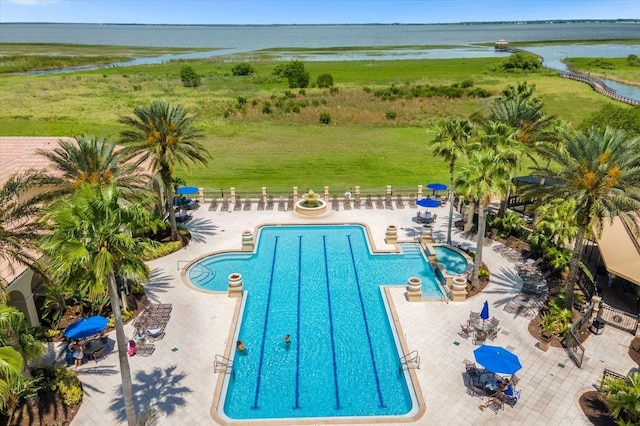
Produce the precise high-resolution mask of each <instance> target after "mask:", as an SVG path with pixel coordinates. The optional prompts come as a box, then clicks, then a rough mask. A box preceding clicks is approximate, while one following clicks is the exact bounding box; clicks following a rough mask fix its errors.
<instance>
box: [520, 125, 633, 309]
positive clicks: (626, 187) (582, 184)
mask: <svg viewBox="0 0 640 426" xmlns="http://www.w3.org/2000/svg"><path fill="white" fill-rule="evenodd" d="M565 147H566V151H564V150H562V151H557V150H553V149H549V148H545V149H544V150H543V153H544V155H545V156H548V157H549V158H551V159H552V161H553V163H554V166H553V167H552V168H551V169H546V168H540V167H534V168H532V172H533V175H534V176H535V177H537V178H540V179H545V180H546V181H548V182H554V184H553V185H542V186H533V185H532V186H531V187H530V188H529V189H528V191H526V194H525V195H526V196H528V197H531V198H536V197H539V199H540V201H541V202H542V203H545V202H548V201H550V200H554V199H559V198H560V199H565V200H570V199H571V200H574V201H575V215H576V225H577V228H578V231H577V233H576V235H575V238H574V246H573V253H572V257H571V265H570V268H569V276H568V278H567V287H566V294H567V297H566V306H567V308H570V307H571V306H573V292H574V286H575V283H576V281H577V279H578V271H579V265H580V258H581V255H582V248H583V245H584V238H585V234H586V233H587V232H590V231H591V230H593V231H594V232H595V233H596V235H599V234H600V233H601V232H602V227H603V224H604V221H605V220H607V221H609V222H611V221H613V218H614V217H616V216H617V217H620V218H621V220H623V221H624V222H626V223H627V224H629V226H631V228H632V229H636V226H637V225H636V224H635V221H634V217H633V216H634V214H638V213H639V212H640V179H639V178H638V177H639V176H640V137H636V138H630V137H628V136H627V135H626V134H625V132H623V131H620V130H614V129H611V128H607V129H605V130H600V129H595V128H594V129H591V130H590V131H588V132H586V133H582V132H578V133H576V134H575V135H570V134H567V135H565Z"/></svg>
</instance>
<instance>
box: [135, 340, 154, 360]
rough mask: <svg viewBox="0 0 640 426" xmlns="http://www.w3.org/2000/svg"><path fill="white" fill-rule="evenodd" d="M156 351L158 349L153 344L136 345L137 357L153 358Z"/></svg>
mask: <svg viewBox="0 0 640 426" xmlns="http://www.w3.org/2000/svg"><path fill="white" fill-rule="evenodd" d="M155 350H156V347H155V345H154V344H153V343H138V344H137V345H136V355H140V356H144V357H147V356H151V355H152V354H153V352H154V351H155Z"/></svg>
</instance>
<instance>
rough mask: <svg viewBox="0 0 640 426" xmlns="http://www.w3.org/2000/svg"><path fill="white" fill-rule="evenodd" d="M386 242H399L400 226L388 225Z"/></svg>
mask: <svg viewBox="0 0 640 426" xmlns="http://www.w3.org/2000/svg"><path fill="white" fill-rule="evenodd" d="M384 242H385V243H387V244H398V228H397V227H396V226H395V225H389V226H387V232H386V233H385V239H384Z"/></svg>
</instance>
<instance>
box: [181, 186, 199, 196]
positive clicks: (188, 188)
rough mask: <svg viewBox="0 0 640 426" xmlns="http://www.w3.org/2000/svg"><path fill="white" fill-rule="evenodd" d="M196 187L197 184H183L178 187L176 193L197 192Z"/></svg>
mask: <svg viewBox="0 0 640 426" xmlns="http://www.w3.org/2000/svg"><path fill="white" fill-rule="evenodd" d="M197 193H198V187H197V186H183V187H182V188H178V190H177V191H176V194H178V195H187V194H197Z"/></svg>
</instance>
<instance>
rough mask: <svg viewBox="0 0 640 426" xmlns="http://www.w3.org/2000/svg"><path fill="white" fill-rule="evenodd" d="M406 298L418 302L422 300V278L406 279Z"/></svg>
mask: <svg viewBox="0 0 640 426" xmlns="http://www.w3.org/2000/svg"><path fill="white" fill-rule="evenodd" d="M406 294H407V300H408V301H409V302H419V301H421V300H422V280H421V279H420V278H418V277H409V279H408V280H407V293H406Z"/></svg>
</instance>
